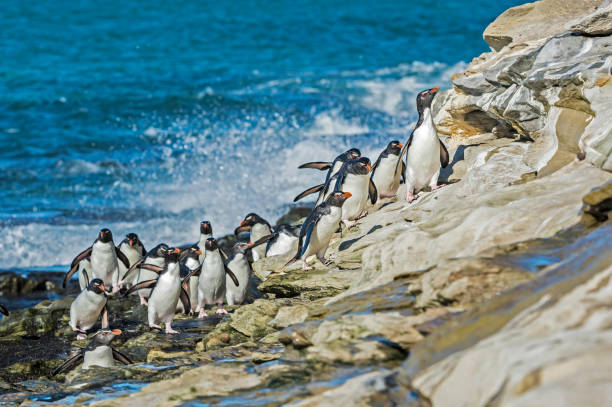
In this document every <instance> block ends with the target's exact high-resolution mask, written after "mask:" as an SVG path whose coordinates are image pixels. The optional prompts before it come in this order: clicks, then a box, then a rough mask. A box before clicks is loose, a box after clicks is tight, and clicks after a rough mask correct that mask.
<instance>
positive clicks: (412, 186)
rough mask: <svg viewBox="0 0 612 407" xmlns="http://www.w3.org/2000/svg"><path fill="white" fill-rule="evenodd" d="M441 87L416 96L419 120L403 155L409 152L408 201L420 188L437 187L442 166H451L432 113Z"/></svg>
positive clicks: (413, 198)
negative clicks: (432, 106) (433, 103)
mask: <svg viewBox="0 0 612 407" xmlns="http://www.w3.org/2000/svg"><path fill="white" fill-rule="evenodd" d="M439 90H440V88H439V87H437V86H436V87H434V88H431V89H428V90H424V91H422V92H421V93H419V94H418V96H417V103H416V104H417V111H418V113H419V120H418V122H417V124H416V126H415V128H414V130H413V131H412V133H411V134H410V137H409V138H408V141H406V144H404V147H403V148H402V151H401V153H400V157H401V158H402V159H403V157H404V154H406V158H407V162H406V201H408V202H412V201H414V200H415V199H416V198H417V195H416V194H418V193H419V191H421V190H422V189H423V188H425V187H427V186H429V187H430V188H431V190H432V191H435V190H436V189H438V188H439V187H438V176H439V175H440V167H442V168H445V167H446V166H447V165H448V150H447V149H446V147H445V146H444V143H442V141H440V138H439V137H438V132H437V131H436V126H435V125H434V122H433V115H432V113H431V103H432V101H433V99H434V97H435V95H436V93H437V92H438V91H439Z"/></svg>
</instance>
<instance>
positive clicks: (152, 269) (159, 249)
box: [123, 243, 168, 305]
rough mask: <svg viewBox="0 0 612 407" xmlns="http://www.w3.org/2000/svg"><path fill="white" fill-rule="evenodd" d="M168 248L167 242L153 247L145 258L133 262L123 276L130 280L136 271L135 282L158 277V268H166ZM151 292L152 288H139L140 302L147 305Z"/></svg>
mask: <svg viewBox="0 0 612 407" xmlns="http://www.w3.org/2000/svg"><path fill="white" fill-rule="evenodd" d="M167 250H168V245H167V244H165V243H160V244H158V245H157V246H155V247H154V248H152V249H151V250H150V251H149V252H148V253H147V255H146V256H145V257H144V258H142V259H140V260H138V261H137V262H136V263H134V264H132V266H131V267H130V269H129V270H128V271H127V272H126V273H125V275H124V276H123V279H124V280H130V279H131V278H132V276H133V275H134V273H136V272H137V274H136V279H135V280H136V283H135V284H138V283H142V282H144V281H149V280H155V279H157V276H158V275H159V272H158V270H159V269H162V268H164V266H165V265H166V260H165V255H166V251H167ZM132 292H133V291H132ZM150 294H151V289H150V288H144V289H141V290H138V295H139V296H140V303H141V304H143V305H147V299H148V298H149V295H150Z"/></svg>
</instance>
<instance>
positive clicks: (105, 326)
mask: <svg viewBox="0 0 612 407" xmlns="http://www.w3.org/2000/svg"><path fill="white" fill-rule="evenodd" d="M102 329H108V302H107V303H106V304H104V308H102Z"/></svg>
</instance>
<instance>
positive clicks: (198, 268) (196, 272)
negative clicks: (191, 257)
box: [183, 264, 202, 284]
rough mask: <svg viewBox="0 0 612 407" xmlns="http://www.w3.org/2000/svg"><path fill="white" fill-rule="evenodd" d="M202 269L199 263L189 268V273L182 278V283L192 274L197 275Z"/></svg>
mask: <svg viewBox="0 0 612 407" xmlns="http://www.w3.org/2000/svg"><path fill="white" fill-rule="evenodd" d="M201 271H202V265H201V264H200V265H199V266H198V267H196V268H194V269H193V270H190V271H189V273H187V275H186V276H185V277H184V278H183V284H185V283H186V282H188V281H189V279H190V278H191V277H192V276H199V275H200V273H201Z"/></svg>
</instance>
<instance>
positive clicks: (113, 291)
mask: <svg viewBox="0 0 612 407" xmlns="http://www.w3.org/2000/svg"><path fill="white" fill-rule="evenodd" d="M119 290H121V285H116V286H114V287H113V290H112V291H111V293H113V294H117V293H118V292H119Z"/></svg>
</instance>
